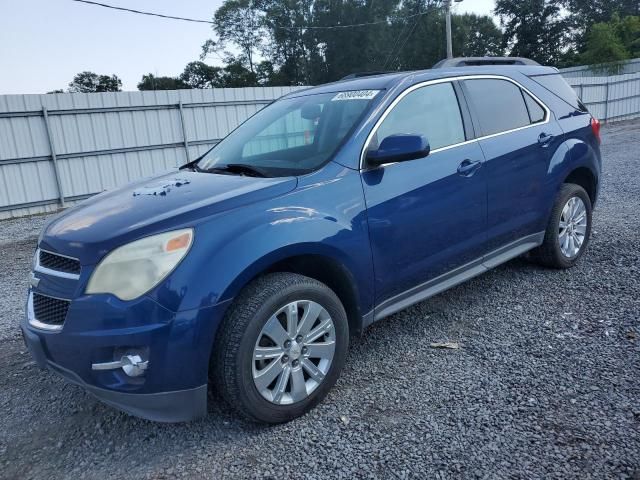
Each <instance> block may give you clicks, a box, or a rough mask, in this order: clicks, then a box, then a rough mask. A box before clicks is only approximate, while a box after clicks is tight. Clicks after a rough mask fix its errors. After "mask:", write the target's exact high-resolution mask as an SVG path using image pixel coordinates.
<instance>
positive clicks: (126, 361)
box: [91, 355, 149, 377]
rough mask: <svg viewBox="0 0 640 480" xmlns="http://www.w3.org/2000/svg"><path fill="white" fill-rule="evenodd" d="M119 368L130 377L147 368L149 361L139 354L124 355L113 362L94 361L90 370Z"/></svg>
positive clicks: (142, 373) (139, 374) (142, 372)
mask: <svg viewBox="0 0 640 480" xmlns="http://www.w3.org/2000/svg"><path fill="white" fill-rule="evenodd" d="M119 368H121V369H122V370H123V371H124V373H126V374H127V375H128V376H130V377H139V376H141V375H144V372H145V371H146V370H147V368H149V361H148V360H142V357H140V355H124V356H123V357H122V358H121V359H120V360H116V361H114V362H104V363H94V364H92V365H91V369H92V370H117V369H119Z"/></svg>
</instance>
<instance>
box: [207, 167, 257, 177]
mask: <svg viewBox="0 0 640 480" xmlns="http://www.w3.org/2000/svg"><path fill="white" fill-rule="evenodd" d="M203 171H205V172H209V173H226V174H234V173H237V174H240V175H246V176H249V177H262V178H266V177H269V175H268V174H267V172H265V171H264V170H263V169H261V168H259V167H254V166H253V165H247V164H245V163H227V164H225V165H220V166H218V167H211V168H208V169H206V170H203Z"/></svg>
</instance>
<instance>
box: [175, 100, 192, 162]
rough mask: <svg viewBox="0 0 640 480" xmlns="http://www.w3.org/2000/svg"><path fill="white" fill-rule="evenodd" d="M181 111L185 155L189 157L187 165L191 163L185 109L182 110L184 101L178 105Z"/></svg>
mask: <svg viewBox="0 0 640 480" xmlns="http://www.w3.org/2000/svg"><path fill="white" fill-rule="evenodd" d="M178 108H179V109H180V125H181V126H182V138H183V139H184V153H185V155H186V156H187V163H189V162H190V161H191V158H190V157H189V140H188V139H187V125H186V124H185V122H184V109H183V108H182V100H180V102H179V103H178Z"/></svg>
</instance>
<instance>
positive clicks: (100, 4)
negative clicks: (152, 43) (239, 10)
mask: <svg viewBox="0 0 640 480" xmlns="http://www.w3.org/2000/svg"><path fill="white" fill-rule="evenodd" d="M72 1H73V2H79V3H88V4H89V5H96V6H98V7H104V8H112V9H113V10H121V11H123V12H129V13H137V14H139V15H150V16H152V17H160V18H166V19H169V20H182V21H184V22H195V23H209V24H213V22H212V21H211V20H200V19H197V18H186V17H175V16H173V15H163V14H161V13H153V12H145V11H142V10H134V9H132V8H125V7H117V6H115V5H107V4H106V3H100V2H93V1H91V0H72Z"/></svg>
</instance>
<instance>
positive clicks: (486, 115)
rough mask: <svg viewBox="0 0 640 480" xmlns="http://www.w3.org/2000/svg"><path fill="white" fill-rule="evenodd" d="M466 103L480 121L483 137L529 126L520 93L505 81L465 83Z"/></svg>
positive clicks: (515, 87) (484, 80)
mask: <svg viewBox="0 0 640 480" xmlns="http://www.w3.org/2000/svg"><path fill="white" fill-rule="evenodd" d="M464 84H465V87H466V89H467V92H468V94H469V97H470V98H469V101H470V102H471V104H472V105H473V107H474V110H475V112H476V114H477V116H478V119H479V121H480V128H481V130H482V135H483V136H484V135H493V134H494V133H500V132H506V131H508V130H513V129H516V128H520V127H525V126H527V125H529V124H530V123H531V120H530V119H529V111H528V110H527V106H526V104H525V100H524V97H523V96H522V91H521V90H520V87H518V86H517V85H515V84H513V83H511V82H509V81H507V80H494V79H477V80H465V81H464Z"/></svg>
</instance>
